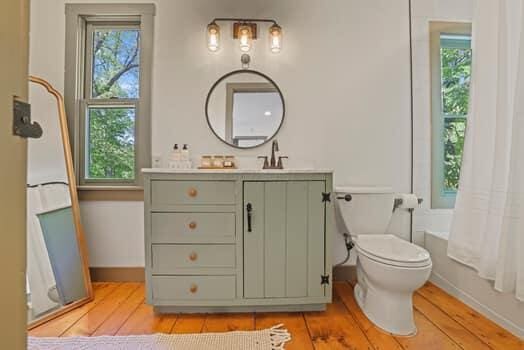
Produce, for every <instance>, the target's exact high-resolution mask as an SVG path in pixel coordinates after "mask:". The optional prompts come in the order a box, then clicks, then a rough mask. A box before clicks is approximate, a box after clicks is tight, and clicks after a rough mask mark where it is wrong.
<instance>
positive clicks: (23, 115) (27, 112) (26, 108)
mask: <svg viewBox="0 0 524 350" xmlns="http://www.w3.org/2000/svg"><path fill="white" fill-rule="evenodd" d="M42 133H43V131H42V127H41V126H40V124H38V123H37V122H31V105H30V104H29V103H27V102H23V101H20V100H19V99H17V98H16V97H15V98H14V100H13V134H14V135H17V136H20V137H23V138H34V139H38V138H40V137H41V136H42Z"/></svg>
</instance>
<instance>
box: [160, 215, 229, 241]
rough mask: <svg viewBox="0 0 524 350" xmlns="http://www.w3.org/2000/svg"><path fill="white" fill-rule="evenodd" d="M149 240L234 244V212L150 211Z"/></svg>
mask: <svg viewBox="0 0 524 350" xmlns="http://www.w3.org/2000/svg"><path fill="white" fill-rule="evenodd" d="M151 241H152V243H234V241H235V213H152V214H151Z"/></svg>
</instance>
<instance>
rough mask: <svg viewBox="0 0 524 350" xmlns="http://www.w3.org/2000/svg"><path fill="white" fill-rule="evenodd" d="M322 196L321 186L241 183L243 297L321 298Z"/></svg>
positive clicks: (322, 249)
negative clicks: (242, 203)
mask: <svg viewBox="0 0 524 350" xmlns="http://www.w3.org/2000/svg"><path fill="white" fill-rule="evenodd" d="M324 191H325V182H324V181H276V182H245V183H244V296H245V297H246V298H301V297H302V298H303V297H321V296H324V293H325V290H324V289H325V288H324V286H323V285H321V283H320V282H321V275H323V274H324V271H325V264H324V262H325V204H324V202H322V192H324ZM248 208H249V209H250V210H248Z"/></svg>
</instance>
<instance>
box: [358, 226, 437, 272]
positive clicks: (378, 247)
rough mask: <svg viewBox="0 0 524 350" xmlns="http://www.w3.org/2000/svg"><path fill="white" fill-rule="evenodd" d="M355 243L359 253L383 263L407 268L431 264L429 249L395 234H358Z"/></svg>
mask: <svg viewBox="0 0 524 350" xmlns="http://www.w3.org/2000/svg"><path fill="white" fill-rule="evenodd" d="M355 245H356V247H357V251H358V252H359V254H364V255H365V256H367V257H368V258H370V259H372V260H375V261H377V262H379V263H382V264H386V265H391V266H398V267H407V268H410V267H411V268H417V267H426V266H428V265H431V258H430V255H429V253H428V251H427V250H425V249H424V248H421V247H419V246H417V245H415V244H413V243H409V242H407V241H404V240H403V239H401V238H398V237H397V236H395V235H391V234H384V235H381V234H368V235H366V234H364V235H358V236H357V239H356V242H355Z"/></svg>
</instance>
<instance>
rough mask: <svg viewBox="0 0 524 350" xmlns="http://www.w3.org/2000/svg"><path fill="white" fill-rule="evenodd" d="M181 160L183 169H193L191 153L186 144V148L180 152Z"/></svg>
mask: <svg viewBox="0 0 524 350" xmlns="http://www.w3.org/2000/svg"><path fill="white" fill-rule="evenodd" d="M180 160H181V163H182V168H183V169H191V167H192V165H191V156H190V153H189V146H188V145H187V143H184V146H183V147H182V151H181V152H180Z"/></svg>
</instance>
